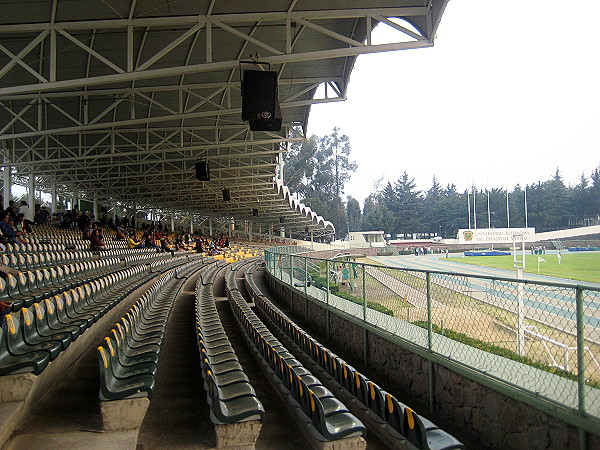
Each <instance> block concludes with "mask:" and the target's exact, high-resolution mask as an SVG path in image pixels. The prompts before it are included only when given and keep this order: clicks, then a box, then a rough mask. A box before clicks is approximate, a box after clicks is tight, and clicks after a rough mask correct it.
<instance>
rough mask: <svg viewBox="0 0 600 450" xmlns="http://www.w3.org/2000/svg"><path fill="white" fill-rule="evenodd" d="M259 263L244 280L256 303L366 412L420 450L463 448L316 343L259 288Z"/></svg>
mask: <svg viewBox="0 0 600 450" xmlns="http://www.w3.org/2000/svg"><path fill="white" fill-rule="evenodd" d="M258 267H259V264H253V265H251V266H249V267H247V269H246V273H245V278H244V279H245V283H246V287H247V289H248V291H249V292H250V294H251V296H252V299H253V300H254V303H255V304H256V306H257V307H258V308H259V309H260V310H261V311H262V312H263V313H264V315H265V316H266V317H267V318H268V320H269V321H270V323H271V324H272V325H274V326H275V327H277V328H278V329H279V330H280V331H281V332H283V333H284V334H285V335H286V336H288V337H289V338H290V339H291V340H292V341H293V342H294V343H295V344H296V345H297V346H298V347H299V348H300V349H301V350H302V351H303V352H304V353H305V354H307V355H308V356H309V357H310V358H311V359H312V360H313V361H315V362H316V363H317V364H318V365H319V366H320V367H321V368H322V369H323V370H325V372H327V373H328V374H329V375H330V376H331V378H333V379H334V380H335V381H336V382H337V383H338V384H339V385H341V386H343V388H344V389H345V391H346V392H347V393H348V394H350V395H351V396H353V397H354V398H356V400H357V401H358V402H359V404H360V405H361V407H362V408H363V409H364V410H365V411H369V412H370V413H371V414H373V415H375V417H376V418H378V419H379V421H380V423H382V424H385V425H386V426H387V430H388V431H389V432H390V433H391V434H392V435H395V436H396V437H399V438H404V439H406V440H408V441H409V442H410V443H411V444H413V445H414V446H415V447H417V448H419V449H438V450H442V449H444V450H450V449H463V448H464V445H463V444H462V443H461V442H460V441H458V440H457V439H456V438H454V437H453V436H451V435H450V434H449V433H447V432H445V431H443V430H441V429H440V428H438V427H437V426H436V425H435V424H434V423H432V422H431V421H429V420H427V419H426V418H425V417H421V416H419V415H418V414H417V413H415V412H414V411H413V410H412V409H411V408H410V407H408V406H407V405H405V404H403V403H401V402H400V401H398V399H396V397H394V396H393V395H392V394H390V393H388V392H385V391H384V390H383V389H381V388H380V387H379V386H378V385H377V384H375V383H374V382H372V381H370V380H369V379H368V378H367V377H365V376H364V375H363V374H361V373H360V372H359V371H357V370H356V369H354V368H353V367H352V366H350V365H349V364H347V363H346V362H345V361H344V360H342V359H341V358H340V357H338V356H337V355H336V354H334V353H333V352H331V351H330V350H329V349H327V348H326V347H324V346H323V345H321V344H320V343H319V342H317V341H316V340H315V339H314V338H313V337H312V336H310V335H309V334H308V333H306V332H305V331H304V330H302V329H301V328H300V327H299V326H298V325H296V324H295V323H294V322H292V321H291V320H290V319H289V318H288V317H287V316H286V315H285V314H284V313H283V312H282V311H281V310H279V308H277V307H276V306H275V305H274V304H273V303H272V302H271V301H270V300H269V299H268V298H267V297H266V296H265V295H263V293H262V292H260V289H259V288H258V286H257V284H256V282H255V281H254V274H255V272H256V271H257V269H258Z"/></svg>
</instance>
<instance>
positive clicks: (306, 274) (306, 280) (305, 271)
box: [304, 257, 308, 294]
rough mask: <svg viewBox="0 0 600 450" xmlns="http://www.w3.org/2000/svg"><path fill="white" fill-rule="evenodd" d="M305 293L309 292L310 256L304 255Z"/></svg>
mask: <svg viewBox="0 0 600 450" xmlns="http://www.w3.org/2000/svg"><path fill="white" fill-rule="evenodd" d="M304 293H305V294H307V293H308V258H307V257H304Z"/></svg>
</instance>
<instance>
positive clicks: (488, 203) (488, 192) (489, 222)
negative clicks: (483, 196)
mask: <svg viewBox="0 0 600 450" xmlns="http://www.w3.org/2000/svg"><path fill="white" fill-rule="evenodd" d="M486 191H487V207H488V228H492V216H491V214H490V190H489V188H486Z"/></svg>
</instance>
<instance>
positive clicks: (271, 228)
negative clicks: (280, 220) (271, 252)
mask: <svg viewBox="0 0 600 450" xmlns="http://www.w3.org/2000/svg"><path fill="white" fill-rule="evenodd" d="M272 240H273V224H272V223H270V224H269V241H272Z"/></svg>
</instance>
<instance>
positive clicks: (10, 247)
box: [3, 242, 66, 255]
mask: <svg viewBox="0 0 600 450" xmlns="http://www.w3.org/2000/svg"><path fill="white" fill-rule="evenodd" d="M4 247H5V250H4V252H3V253H5V254H7V255H20V254H27V253H41V252H64V251H65V250H66V246H65V245H64V244H54V243H52V244H38V243H31V242H30V243H14V244H12V243H7V244H4Z"/></svg>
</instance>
